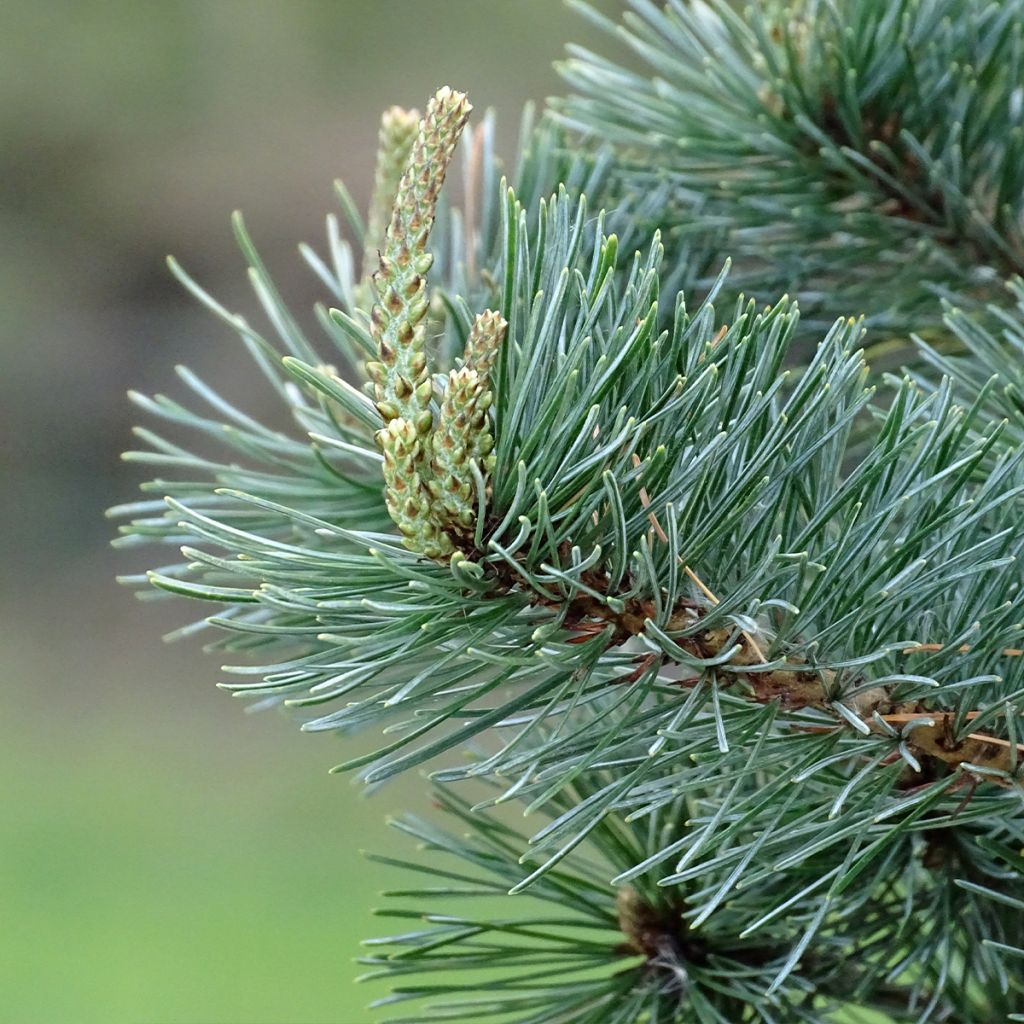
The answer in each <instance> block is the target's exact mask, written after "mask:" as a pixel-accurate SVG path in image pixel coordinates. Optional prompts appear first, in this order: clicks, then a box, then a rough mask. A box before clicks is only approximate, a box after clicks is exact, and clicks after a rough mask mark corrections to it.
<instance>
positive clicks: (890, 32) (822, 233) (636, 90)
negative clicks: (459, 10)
mask: <svg viewBox="0 0 1024 1024" xmlns="http://www.w3.org/2000/svg"><path fill="white" fill-rule="evenodd" d="M575 5H576V6H577V7H578V8H579V9H580V10H581V11H582V12H583V13H584V14H585V15H587V16H588V17H589V18H590V20H592V21H593V22H596V23H597V24H598V25H599V26H601V27H602V28H604V29H605V30H607V32H608V34H609V35H612V36H614V37H615V41H616V43H618V44H622V43H624V44H625V45H626V46H627V47H628V48H629V51H630V56H631V58H632V59H633V61H638V62H639V68H638V69H637V70H634V69H633V65H629V66H627V65H626V64H617V63H616V62H614V61H612V60H609V59H607V58H605V57H603V56H601V55H599V54H595V53H592V52H589V51H585V50H582V49H580V48H578V47H572V48H570V52H571V57H570V59H569V60H568V61H566V62H565V63H564V64H563V65H562V68H561V70H562V74H563V77H564V78H565V80H566V82H567V83H568V85H569V86H570V88H571V89H572V90H573V95H571V96H570V97H569V98H568V99H567V100H565V101H561V102H560V103H559V105H558V110H559V112H560V114H561V116H562V119H563V121H564V122H565V123H566V124H568V125H570V126H571V127H572V128H574V129H577V130H580V131H582V132H583V133H585V134H587V135H588V136H591V137H596V138H599V139H600V140H601V141H602V142H604V141H610V142H612V143H613V144H614V145H615V146H616V147H617V149H618V151H619V154H620V158H621V160H622V162H623V174H624V176H625V179H626V181H627V182H628V185H627V187H628V188H631V189H637V190H640V189H644V188H646V187H649V183H650V182H651V181H660V180H663V179H666V178H667V179H668V180H670V181H672V182H673V183H674V186H675V200H676V202H675V204H674V207H673V208H672V209H670V210H668V211H666V214H665V216H663V217H662V218H660V220H659V224H660V226H662V227H663V228H667V227H668V226H669V225H670V224H671V225H672V226H673V233H676V232H678V233H680V234H682V235H683V236H684V237H691V236H693V234H694V233H695V232H696V233H701V232H704V233H708V232H710V234H709V236H708V237H709V238H710V241H709V242H708V243H707V245H708V246H709V247H710V248H711V249H712V250H714V249H715V248H717V249H718V250H719V251H724V252H728V253H730V254H731V255H732V256H733V257H734V259H735V261H736V264H737V277H736V279H735V284H736V286H737V287H742V288H744V289H748V290H751V291H754V292H755V293H756V294H759V295H763V294H777V293H778V292H779V291H782V290H786V291H789V292H791V293H792V292H796V293H797V294H798V295H799V297H800V300H801V302H802V304H803V305H804V306H805V307H806V308H808V309H809V310H810V311H811V312H812V313H813V314H815V315H816V316H823V317H824V319H825V320H826V321H827V320H828V319H830V318H831V317H833V316H835V315H837V314H846V313H850V312H866V313H868V314H869V318H870V322H871V323H872V324H877V325H880V326H884V327H885V328H886V329H888V330H891V331H896V332H901V331H903V330H906V329H907V328H908V327H909V328H910V329H917V330H920V329H921V328H922V326H923V325H925V324H926V323H928V322H929V317H930V316H932V315H933V314H932V313H931V310H932V309H934V308H935V303H934V299H933V298H932V295H933V293H934V289H936V288H938V289H940V290H946V291H952V292H957V293H961V294H962V295H964V296H966V297H971V296H974V297H977V296H983V297H985V298H987V299H989V300H992V301H997V300H999V298H1000V295H999V290H998V281H999V279H1001V278H1006V277H1008V276H1010V275H1011V274H1016V273H1020V272H1021V271H1022V269H1024V233H1022V231H1024V228H1022V225H1024V170H1022V168H1024V161H1022V159H1021V157H1022V153H1024V150H1022V147H1024V105H1022V104H1021V102H1020V96H1019V78H1020V74H1019V69H1020V67H1021V61H1022V55H1024V49H1022V47H1024V41H1022V33H1021V29H1020V26H1021V24H1024V6H1022V5H1021V4H1020V3H1019V2H1017V0H1009V2H1006V3H999V4H983V3H978V2H975V0H938V2H934V3H920V2H916V0H895V2H893V3H885V4H878V3H867V2H864V0H840V2H837V3H830V4H822V3H819V2H817V0H787V2H783V0H773V2H770V3H759V4H755V5H751V6H749V7H748V8H747V9H745V10H744V12H743V14H742V16H741V15H739V14H737V13H736V12H735V11H734V9H733V6H732V5H730V4H729V3H727V2H725V0H708V2H701V3H693V4H689V3H686V4H684V3H672V4H668V5H666V6H664V8H661V7H657V6H655V5H654V4H653V3H649V2H647V0H630V3H629V5H628V6H629V10H628V12H627V13H626V14H624V15H623V18H622V22H621V24H619V25H616V24H613V23H611V22H610V21H609V20H608V19H606V18H604V17H603V16H601V15H598V14H597V13H596V12H594V11H592V10H590V9H589V8H588V7H587V6H586V4H584V3H580V2H578V0H577V2H576V4H575Z"/></svg>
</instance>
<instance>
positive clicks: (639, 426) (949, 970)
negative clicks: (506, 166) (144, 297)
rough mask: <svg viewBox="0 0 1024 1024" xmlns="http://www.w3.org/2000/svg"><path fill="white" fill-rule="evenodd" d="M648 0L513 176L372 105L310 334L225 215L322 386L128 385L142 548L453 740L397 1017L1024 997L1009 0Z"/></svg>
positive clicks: (421, 763)
mask: <svg viewBox="0 0 1024 1024" xmlns="http://www.w3.org/2000/svg"><path fill="white" fill-rule="evenodd" d="M630 7H631V11H630V13H627V14H626V15H625V17H624V22H623V27H622V28H619V29H613V31H615V32H616V34H617V35H619V37H620V38H622V39H624V40H625V41H626V42H627V43H628V44H629V45H630V46H631V47H632V49H633V51H634V55H637V54H638V55H639V56H640V58H641V66H640V68H639V69H633V70H625V69H623V68H621V67H619V66H617V65H616V64H614V63H612V62H610V61H609V60H606V59H604V58H601V57H598V56H596V55H593V54H583V53H576V54H575V56H573V57H572V59H571V60H570V61H569V62H568V64H567V65H566V67H565V73H566V77H567V79H568V81H569V83H570V86H571V87H572V89H573V90H574V92H573V93H572V95H570V96H569V97H568V98H567V99H565V100H562V101H557V102H556V103H555V106H554V115H553V116H551V117H544V118H543V119H542V120H541V121H540V122H539V123H534V122H533V120H532V119H531V118H529V117H528V118H527V119H526V120H524V126H523V131H522V136H521V153H520V156H519V162H518V165H517V166H516V168H515V171H514V172H513V173H512V174H511V175H510V176H509V178H502V177H501V174H500V171H499V169H498V162H497V160H496V157H495V156H494V152H493V122H492V120H491V118H490V117H489V116H485V117H484V118H483V119H482V120H481V121H480V123H479V124H478V125H473V124H472V123H469V124H467V122H468V121H469V119H470V112H471V107H470V105H469V102H468V100H467V98H466V97H465V96H464V95H462V94H461V93H458V92H456V91H454V90H452V89H449V88H443V89H441V90H439V91H438V92H437V94H436V95H435V96H434V97H432V98H431V99H430V100H429V102H428V103H427V105H426V107H425V111H424V113H423V115H422V117H421V116H420V115H419V114H417V113H416V112H415V111H405V110H403V109H401V108H392V109H391V110H389V111H387V112H386V113H385V115H384V117H383V120H382V125H381V133H380V140H379V152H378V162H377V174H376V182H375V189H374V197H373V200H372V203H371V208H370V211H369V214H368V217H367V221H366V226H364V223H363V219H362V217H361V216H360V214H359V213H358V212H357V211H356V210H355V207H354V204H353V203H352V201H351V199H350V198H349V196H348V193H347V192H346V191H345V190H344V188H343V187H341V186H339V190H338V194H339V198H340V200H341V205H342V208H343V212H344V214H345V218H346V221H347V234H348V238H347V239H346V238H345V237H344V235H345V232H343V230H342V228H341V225H340V223H339V221H338V219H337V218H336V217H334V216H333V215H332V216H331V217H329V218H328V231H327V237H328V254H327V256H326V257H325V258H324V257H320V256H318V255H317V254H316V253H315V252H314V251H313V250H312V249H310V248H308V247H302V251H303V255H304V256H305V258H306V260H307V262H308V263H309V264H310V267H311V268H312V270H313V271H314V272H315V273H316V275H317V276H318V278H319V279H320V281H321V283H322V284H323V286H324V288H325V289H326V291H327V294H328V296H329V302H330V303H331V306H330V308H328V307H327V306H326V305H325V306H321V307H318V308H317V310H316V322H317V324H318V326H319V328H320V329H321V332H322V334H323V339H322V341H321V342H320V343H318V344H314V343H313V341H311V340H310V338H309V337H308V336H307V332H306V330H305V329H304V328H303V327H302V326H301V324H300V321H299V319H297V318H296V317H295V316H293V315H292V313H291V312H290V311H289V310H288V308H287V306H286V305H285V303H284V301H283V300H282V298H281V297H280V295H279V294H278V292H277V291H276V289H275V287H274V285H273V283H272V281H271V279H270V277H269V276H268V274H267V271H266V269H265V267H264V265H263V263H262V262H261V260H260V258H259V255H258V254H257V252H256V250H255V248H254V246H253V244H252V242H251V240H250V238H249V236H248V234H247V232H246V229H245V227H244V224H243V223H242V221H241V219H240V218H238V217H236V220H235V227H236V232H237V235H238V239H239V243H240V246H241V248H242V251H243V254H244V256H245V258H246V260H247V262H248V265H249V274H250V279H251V281H252V285H253V288H254V290H255V293H256V296H257V298H258V299H259V301H260V303H261V304H262V306H263V309H264V310H265V312H266V318H267V321H268V323H269V325H270V327H271V329H272V337H268V336H267V335H265V334H264V333H262V332H260V331H259V330H257V329H256V328H255V327H253V326H251V325H250V324H249V323H248V322H247V321H246V320H245V319H244V318H242V317H240V316H238V315H236V314H232V313H230V312H229V311H227V310H225V309H224V308H223V307H221V306H220V305H219V304H218V303H217V302H216V300H214V299H213V298H212V297H210V296H209V295H207V294H206V293H205V292H204V291H203V290H202V289H201V287H200V286H199V285H198V284H196V283H195V282H193V281H192V280H191V279H190V278H189V277H188V276H187V275H185V274H184V272H183V271H181V270H180V268H178V267H177V265H176V264H173V263H172V269H173V270H174V272H175V273H176V274H178V276H179V277H180V278H181V280H182V281H183V283H184V284H185V285H186V287H188V288H189V289H190V290H191V291H192V292H193V293H194V294H195V295H196V296H197V298H198V299H199V300H200V301H201V302H203V303H204V304H205V305H206V306H208V307H209V308H210V309H211V310H212V311H213V312H214V313H215V314H216V315H217V316H218V317H219V318H220V319H221V320H223V321H224V322H225V323H226V324H227V325H228V326H230V327H231V328H232V329H233V331H234V332H235V333H236V334H237V335H238V337H239V339H240V341H241V343H242V345H243V346H244V347H245V348H246V349H247V351H248V353H249V354H250V355H251V356H252V358H253V359H255V361H256V363H257V365H258V366H259V368H260V370H261V371H262V372H263V374H264V375H265V377H266V379H267V381H268V383H269V385H270V386H271V387H272V389H273V390H274V391H275V392H276V394H277V395H278V396H279V398H280V399H281V401H282V402H283V403H284V404H285V406H286V407H287V409H288V410H289V412H290V414H291V416H292V420H293V422H294V429H292V430H290V431H282V430H278V429H272V428H270V427H268V426H265V425H263V424H262V423H260V422H259V421H257V420H256V419H254V418H253V417H251V416H250V415H248V414H247V413H245V412H243V411H241V410H239V409H237V408H235V407H234V406H233V405H231V404H230V403H229V402H228V401H227V400H226V399H224V398H223V397H222V396H221V395H219V394H218V393H217V392H216V391H215V390H214V389H213V388H211V387H210V386H209V385H207V384H206V383H204V382H203V381H201V380H199V379H198V378H197V377H196V376H195V375H194V374H192V373H191V372H189V371H187V370H180V371H179V375H180V377H181V379H182V382H183V383H184V384H185V385H186V386H187V388H188V389H189V390H190V391H191V392H192V394H193V396H194V397H193V402H194V404H193V405H190V406H186V405H183V404H181V403H179V402H177V401H175V400H172V399H170V398H167V397H164V396H159V395H158V396H155V397H153V398H149V397H145V396H141V395H134V396H133V398H134V400H135V401H136V402H137V403H138V404H139V406H140V407H141V408H142V409H143V410H144V411H145V412H146V413H147V414H148V415H149V416H150V417H151V418H155V419H158V420H161V421H163V422H164V423H165V424H166V425H167V426H168V427H170V428H173V429H174V431H175V433H178V432H180V433H182V434H185V435H187V434H189V433H190V434H191V435H192V436H193V438H194V439H195V441H196V443H195V444H194V445H190V444H189V442H188V441H184V442H180V441H179V440H177V439H170V438H168V437H165V436H164V434H163V433H157V432H155V431H154V430H152V429H150V428H148V427H146V428H140V429H139V431H138V435H139V437H140V439H141V440H142V441H143V442H144V444H145V450H143V451H138V452H131V453H129V454H128V455H127V458H129V459H132V460H134V461H138V462H141V463H144V464H146V465H148V466H152V467H156V468H157V470H158V472H160V473H166V474H167V475H166V476H160V477H158V478H157V479H155V480H153V481H152V482H150V483H148V484H146V485H144V490H146V491H149V492H151V493H152V494H153V495H154V496H153V497H144V499H143V500H141V501H138V502H134V503H131V504H128V505H124V506H119V507H117V508H115V509H113V510H112V514H114V515H115V516H117V517H119V518H125V519H127V520H128V523H127V524H126V525H124V526H122V528H121V532H122V535H121V538H120V540H119V542H118V543H119V544H121V545H126V546H131V545H137V544H144V543H152V542H157V543H163V544H166V545H169V546H170V547H171V548H173V549H176V550H179V551H180V552H181V558H180V559H179V560H177V561H174V562H173V563H171V564H168V565H164V566H162V567H161V568H159V569H156V570H153V571H151V572H149V573H147V574H145V575H144V576H141V577H127V579H128V580H129V581H130V582H137V583H147V584H152V585H153V586H154V587H155V588H156V589H157V591H158V592H160V593H163V594H165V595H168V594H169V595H180V596H185V597H189V598H193V599H196V600H199V601H202V602H206V603H207V605H208V606H209V607H212V612H210V613H209V614H208V615H206V616H205V617H204V618H203V619H202V620H200V622H198V623H196V624H195V625H193V626H189V627H186V628H185V629H184V630H182V631H181V632H182V633H190V632H193V631H196V630H207V629H211V630H214V631H215V632H214V634H213V635H214V636H215V639H214V640H213V641H212V642H211V644H210V646H211V648H212V649H214V650H216V651H219V652H222V653H223V655H224V656H225V657H226V658H227V660H228V664H227V665H226V666H225V668H224V671H225V674H226V676H227V681H226V682H224V683H223V684H222V685H223V686H224V687H225V689H227V690H229V691H231V692H232V693H234V694H236V695H238V696H241V697H244V698H248V699H251V700H253V701H255V702H257V704H259V705H267V706H282V707H285V708H289V709H291V712H292V713H293V714H294V715H296V716H297V717H299V719H300V720H301V723H302V728H303V729H305V730H308V731H331V732H338V733H342V734H348V733H351V732H353V731H356V730H364V731H366V732H368V733H369V734H371V735H372V736H373V737H374V738H375V743H374V745H373V749H372V750H371V751H370V752H369V753H366V754H360V755H359V756H350V757H349V759H348V760H347V761H346V762H345V763H344V764H342V765H340V766H339V768H338V770H354V771H357V772H358V773H359V774H360V775H361V777H362V778H363V779H364V780H365V782H366V783H367V784H369V785H373V784H377V783H381V782H383V781H385V780H387V779H389V778H391V777H393V776H395V775H397V774H399V773H401V772H405V771H409V770H413V769H420V770H424V771H427V772H429V773H430V775H431V777H432V781H431V783H430V785H431V787H432V791H433V794H434V804H435V807H436V811H435V812H431V814H429V815H428V816H427V817H426V818H425V819H412V818H410V819H407V820H403V821H401V822H399V823H398V828H399V829H400V830H401V831H402V832H403V833H405V834H406V836H407V837H409V838H411V839H413V840H416V841H418V842H419V843H420V844H421V852H420V854H419V855H416V856H410V859H408V860H404V859H403V860H395V859H394V858H390V857H389V858H383V859H385V860H386V861H387V862H388V863H391V864H393V865H394V867H395V872H396V874H395V877H396V887H395V891H394V892H393V893H392V894H390V897H389V900H388V906H387V907H386V908H385V909H384V910H383V911H382V914H383V915H384V916H385V917H387V918H390V919H397V920H398V921H399V922H403V923H401V924H399V926H398V931H397V932H396V933H395V934H392V935H390V936H388V937H387V938H382V939H375V940H372V941H371V942H370V943H368V945H367V952H366V955H365V957H364V961H365V963H366V964H367V965H368V967H369V970H368V975H367V976H368V977H370V978H374V979H378V980H379V979H381V978H383V979H386V980H387V981H388V982H389V983H390V985H391V992H390V995H387V996H384V997H382V998H380V999H378V1000H377V1004H376V1005H378V1006H379V1007H382V1008H384V1009H385V1010H386V1011H391V1010H396V1011H397V1012H398V1013H399V1014H400V1016H396V1017H391V1018H388V1019H393V1020H402V1021H414V1020H415V1021H420V1020H422V1021H433V1020H438V1019H445V1020H453V1019H459V1020H468V1021H477V1020H495V1021H506V1022H521V1024H559V1022H579V1024H583V1022H594V1024H597V1022H602V1024H605V1022H607V1024H671V1022H679V1024H681V1022H683V1021H699V1022H701V1024H743V1022H748V1021H749V1022H755V1021H757V1022H764V1024H785V1022H790V1021H792V1022H807V1024H812V1022H818V1024H843V1022H848V1024H853V1022H856V1021H868V1020H871V1021H916V1022H921V1024H924V1022H958V1024H967V1022H971V1024H975V1022H977V1024H988V1022H992V1024H995V1022H997V1021H1000V1022H1001V1021H1005V1020H1024V980H1022V979H1024V854H1022V850H1024V715H1022V707H1024V599H1022V595H1021V583H1022V574H1021V558H1022V548H1024V534H1022V532H1021V529H1020V523H1021V518H1022V513H1024V375H1022V371H1021V369H1020V367H1021V365H1024V364H1022V362H1021V359H1022V355H1024V285H1022V284H1021V282H1020V281H1019V280H1017V279H1014V278H1013V277H1012V275H1013V274H1014V273H1015V272H1016V271H1017V270H1019V269H1021V266H1022V263H1024V257H1022V256H1021V251H1022V250H1021V244H1022V242H1021V239H1022V237H1024V236H1022V229H1024V222H1022V216H1024V178H1022V177H1021V174H1022V171H1021V161H1020V159H1019V156H1020V146H1021V139H1022V137H1024V136H1022V131H1024V128H1022V126H1021V124H1020V118H1021V117H1022V116H1024V114H1022V113H1021V111H1022V109H1024V106H1022V104H1024V100H1022V98H1021V97H1022V96H1024V83H1022V81H1021V65H1020V61H1019V55H1020V52H1021V46H1022V43H1021V33H1022V32H1024V7H1022V6H1021V5H1020V4H1019V3H1018V2H1016V0H1007V2H1005V3H991V4H990V3H982V2H980V0H935V2H934V3H931V2H925V0H921V2H914V0H900V2H895V3H892V4H875V3H871V2H868V0H835V2H832V3H825V2H816V0H802V2H789V3H781V2H773V3H769V4H765V5H760V6H759V7H758V8H756V9H752V10H751V11H749V12H746V13H745V14H743V15H740V14H737V13H735V12H734V10H733V9H732V8H731V7H730V6H728V5H726V4H724V3H718V2H710V3H703V2H693V3H689V2H684V0H672V2H670V3H668V4H667V5H666V6H665V7H664V8H657V7H655V6H654V5H653V4H652V3H649V2H647V0H633V3H632V4H631V5H630ZM591 16H592V17H596V15H591ZM599 20H600V19H599ZM607 27H609V28H612V26H610V25H608V26H607ZM595 136H601V137H603V138H605V139H607V140H608V142H610V144H611V145H610V147H605V146H599V145H596V144H595V143H593V142H592V139H593V138H594V137H595ZM459 153H461V155H462V160H461V170H462V174H461V177H462V185H463V188H462V191H463V194H464V203H463V205H462V206H461V207H454V206H452V205H451V204H449V203H446V202H445V200H444V196H443V193H442V186H443V184H444V181H445V178H446V175H447V173H448V170H449V167H450V165H453V164H456V165H457V164H458V163H459V160H458V157H457V154H459ZM659 228H661V229H663V230H664V232H665V234H664V238H665V240H666V241H667V245H666V244H663V236H662V234H661V233H659ZM730 256H734V257H735V260H736V269H735V270H732V269H731V268H730V260H729V257H730ZM714 265H717V269H716V271H715V273H713V274H709V268H710V267H712V266H714ZM1001 283H1002V285H1003V286H1005V287H1003V286H1001ZM680 285H685V288H684V289H683V290H680ZM746 288H754V289H756V298H746V297H744V296H743V295H742V294H739V293H740V292H741V291H742V290H743V289H746ZM783 289H788V290H790V291H795V292H796V293H797V294H799V295H801V296H805V297H806V298H807V300H808V302H809V304H810V305H811V306H812V308H813V310H814V316H812V318H811V322H810V323H809V324H805V325H804V326H803V327H801V325H800V314H799V310H798V308H797V304H796V303H795V302H793V301H792V300H790V299H788V298H785V297H778V295H777V294H776V290H777V291H782V290H783ZM1007 295H1009V296H1010V301H1007V299H1006V296H1007ZM1013 299H1016V301H1017V305H1016V307H1015V306H1014V303H1013ZM986 303H987V305H986ZM831 312H841V313H842V314H843V315H842V316H840V317H839V318H838V319H836V320H834V321H833V322H831V323H825V322H824V321H823V314H825V313H831ZM865 323H867V324H869V325H870V324H877V325H881V326H882V327H883V328H884V329H885V332H886V336H892V335H895V336H896V337H897V338H898V339H899V340H900V341H902V340H904V339H906V340H911V339H913V340H914V341H915V342H916V346H917V348H916V350H915V349H914V348H913V347H911V346H910V345H907V346H905V347H901V348H900V351H902V352H903V353H904V355H905V358H906V360H907V368H906V369H905V370H904V371H901V372H900V373H899V374H893V373H882V372H878V371H876V370H874V369H873V368H872V366H871V365H870V360H869V359H866V358H865V355H864V348H865V345H867V344H870V343H871V341H872V340H873V336H872V334H871V333H870V331H867V333H866V328H865ZM939 324H942V325H943V328H942V330H941V331H939V330H937V329H936V325H939ZM915 331H917V334H915V333H914V332H915ZM218 448H219V450H220V452H221V454H216V452H217V450H218ZM207 610H208V609H207ZM445 818H447V819H448V822H449V824H448V825H447V826H446V825H445V822H444V820H443V819H445ZM452 829H454V831H451V830H452ZM410 922H411V923H410ZM407 927H408V928H410V929H411V930H409V931H403V930H402V929H404V928H407ZM406 1004H408V1005H406ZM410 1013H412V1014H413V1015H412V1016H409V1014H410ZM865 1014H875V1015H874V1016H869V1015H865Z"/></svg>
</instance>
